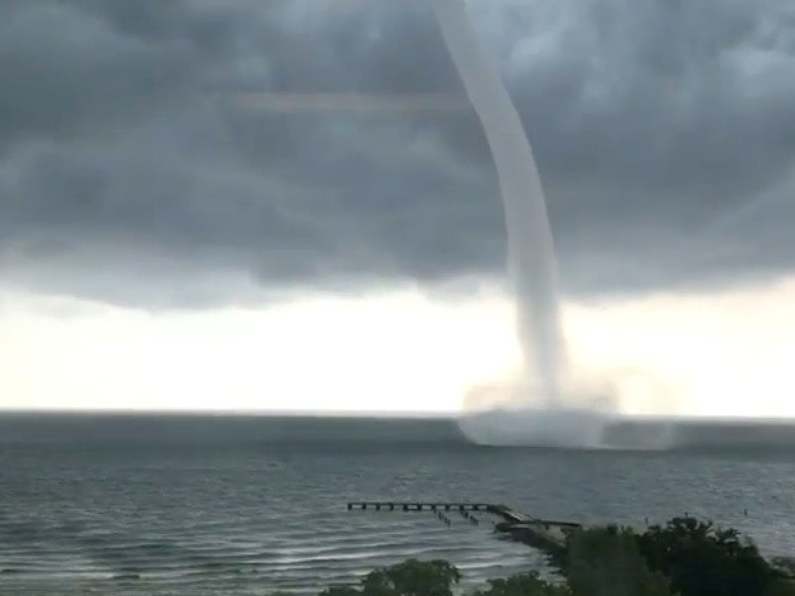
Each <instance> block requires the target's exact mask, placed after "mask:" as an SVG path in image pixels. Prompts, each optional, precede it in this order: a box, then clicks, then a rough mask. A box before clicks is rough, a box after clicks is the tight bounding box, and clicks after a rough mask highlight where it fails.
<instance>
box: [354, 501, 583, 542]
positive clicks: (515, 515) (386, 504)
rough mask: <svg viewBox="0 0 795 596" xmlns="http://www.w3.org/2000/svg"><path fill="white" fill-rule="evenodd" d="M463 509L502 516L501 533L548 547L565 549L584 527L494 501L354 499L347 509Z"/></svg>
mask: <svg viewBox="0 0 795 596" xmlns="http://www.w3.org/2000/svg"><path fill="white" fill-rule="evenodd" d="M368 510H371V511H413V512H420V511H433V512H437V513H441V512H446V511H460V512H461V513H462V514H463V515H466V514H469V513H471V512H476V511H480V512H484V513H490V514H492V515H495V516H497V517H499V518H502V520H503V521H502V522H501V523H498V524H496V525H495V527H496V529H497V530H498V531H500V532H504V533H507V534H510V535H511V536H512V537H514V538H515V539H517V540H520V541H521V542H525V543H527V544H530V545H532V546H536V547H539V548H544V549H545V550H559V549H562V548H565V546H566V538H567V536H568V535H569V534H570V533H571V532H573V531H575V530H578V529H580V528H581V526H580V524H577V523H573V522H564V521H552V520H545V519H539V518H535V517H531V516H529V515H526V514H524V513H521V512H519V511H515V510H513V509H511V508H510V507H508V506H506V505H495V504H493V503H464V502H439V501H430V502H427V501H352V502H349V503H348V511H368Z"/></svg>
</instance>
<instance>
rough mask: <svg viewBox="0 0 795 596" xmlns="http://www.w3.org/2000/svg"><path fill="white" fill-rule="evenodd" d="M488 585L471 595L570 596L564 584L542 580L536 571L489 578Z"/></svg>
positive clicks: (569, 591)
mask: <svg viewBox="0 0 795 596" xmlns="http://www.w3.org/2000/svg"><path fill="white" fill-rule="evenodd" d="M488 584H489V587H488V588H487V589H485V590H478V591H476V592H474V593H473V594H472V596H571V590H570V589H569V587H568V586H567V585H565V584H563V585H555V584H551V583H549V582H546V581H544V580H542V579H541V578H540V577H539V576H538V574H537V573H535V572H531V573H520V574H518V575H514V576H511V577H509V578H507V579H490V580H489V582H488Z"/></svg>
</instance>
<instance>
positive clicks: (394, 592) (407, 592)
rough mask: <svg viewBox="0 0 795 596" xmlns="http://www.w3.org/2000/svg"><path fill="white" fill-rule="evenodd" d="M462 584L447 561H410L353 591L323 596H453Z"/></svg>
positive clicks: (376, 574) (387, 569)
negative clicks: (455, 588) (457, 585)
mask: <svg viewBox="0 0 795 596" xmlns="http://www.w3.org/2000/svg"><path fill="white" fill-rule="evenodd" d="M460 580H461V574H460V573H459V571H458V569H457V568H456V567H455V566H454V565H451V564H450V563H448V562H447V561H441V560H436V561H418V560H416V559H409V560H407V561H404V562H403V563H399V564H397V565H393V566H392V567H383V568H381V569H376V570H375V571H371V572H370V573H368V574H367V576H365V578H364V579H363V580H362V582H361V589H357V588H353V587H347V586H344V587H336V588H328V589H327V590H324V591H323V592H321V595H322V596H452V594H453V590H452V587H453V585H454V584H457V583H458V582H459V581H460Z"/></svg>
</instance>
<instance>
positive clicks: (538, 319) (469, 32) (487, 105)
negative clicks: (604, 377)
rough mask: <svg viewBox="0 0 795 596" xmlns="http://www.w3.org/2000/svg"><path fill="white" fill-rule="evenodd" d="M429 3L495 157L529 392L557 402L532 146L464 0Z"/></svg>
mask: <svg viewBox="0 0 795 596" xmlns="http://www.w3.org/2000/svg"><path fill="white" fill-rule="evenodd" d="M432 5H433V8H434V11H435V12H436V18H437V20H438V21H439V25H440V27H441V30H442V35H443V37H444V40H445V43H446V44H447V48H448V50H449V52H450V55H451V56H452V59H453V62H454V63H455V65H456V68H457V69H458V72H459V75H460V76H461V79H462V81H463V83H464V87H465V88H466V91H467V94H468V95H469V99H470V101H471V102H472V105H473V107H474V108H475V111H476V112H477V114H478V117H479V118H480V121H481V123H482V125H483V129H484V131H485V134H486V139H487V140H488V143H489V147H490V148H491V152H492V155H493V157H494V162H495V164H496V168H497V175H498V178H499V185H500V191H501V194H502V201H503V208H504V210H505V223H506V228H507V234H508V267H509V270H510V273H511V276H512V279H513V283H514V289H515V292H516V300H517V319H518V325H519V337H520V341H521V343H522V349H523V351H524V355H525V363H526V368H527V370H528V372H535V374H536V378H537V379H538V380H539V382H540V383H538V384H539V385H540V387H538V389H537V390H533V391H532V392H533V393H538V394H537V395H534V396H533V397H534V398H536V400H537V399H538V398H541V401H536V400H534V401H535V403H537V404H539V405H546V406H555V405H556V404H557V402H558V399H559V395H560V375H561V373H562V368H563V365H564V355H563V353H564V345H563V339H562V333H561V324H560V316H559V305H558V280H557V262H556V259H555V252H554V246H553V241H552V232H551V230H550V226H549V218H548V216H547V208H546V203H545V200H544V191H543V188H542V186H541V178H540V176H539V174H538V169H537V167H536V163H535V159H534V158H533V151H532V148H531V147H530V142H529V141H528V139H527V137H526V135H525V133H524V129H523V127H522V123H521V120H520V118H519V114H518V113H517V111H516V108H515V107H514V105H513V103H512V102H511V98H510V96H509V95H508V92H507V90H506V89H505V87H504V85H503V84H502V81H501V80H500V76H499V74H498V71H497V68H496V65H495V64H493V63H492V61H490V60H489V59H488V58H487V57H486V54H485V52H483V50H482V49H481V47H480V43H479V41H478V38H477V34H476V32H475V30H474V28H473V26H472V23H471V21H470V18H469V15H468V10H467V7H466V4H465V2H464V0H432ZM524 385H525V387H528V386H532V385H534V383H530V385H528V384H527V383H525V384H524ZM528 397H529V396H527V395H526V396H525V400H527V399H528Z"/></svg>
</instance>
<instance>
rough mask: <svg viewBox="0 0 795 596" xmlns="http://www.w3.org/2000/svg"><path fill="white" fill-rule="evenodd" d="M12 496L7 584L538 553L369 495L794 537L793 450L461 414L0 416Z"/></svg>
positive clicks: (165, 588) (499, 564)
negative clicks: (502, 431)
mask: <svg viewBox="0 0 795 596" xmlns="http://www.w3.org/2000/svg"><path fill="white" fill-rule="evenodd" d="M0 495H1V498H0V571H2V573H0V593H3V594H5V593H9V594H10V593H28V594H30V593H47V594H51V593H64V594H66V593H83V592H86V591H93V592H96V593H101V594H128V593H158V594H160V593H174V594H177V593H179V594H214V593H224V594H262V593H267V592H268V591H269V590H274V589H289V590H296V591H301V592H306V591H310V592H311V591H313V590H316V589H317V588H318V587H320V586H325V585H328V584H331V583H345V582H350V581H352V580H354V579H355V578H356V577H357V576H359V575H361V574H363V573H366V572H367V571H368V570H370V569H372V568H373V567H375V566H378V565H385V564H391V563H395V562H398V561H400V560H403V559H404V558H406V557H408V556H419V557H423V558H436V557H442V558H446V559H448V560H450V561H452V562H454V563H455V564H456V565H458V566H459V567H460V568H461V569H462V570H463V571H464V574H465V578H466V580H467V582H468V583H469V584H473V583H477V582H480V581H482V580H483V579H484V578H485V577H494V576H497V575H502V574H507V573H511V572H514V571H518V570H523V569H530V568H536V569H540V568H542V567H543V560H542V557H541V556H540V555H539V554H538V553H536V552H534V551H532V550H531V549H529V548H528V547H526V546H523V545H520V544H514V543H512V542H509V541H504V540H499V539H497V538H496V537H495V536H494V534H493V533H492V531H491V527H490V524H489V523H482V524H481V525H479V526H473V525H472V524H470V523H469V522H468V521H467V520H465V519H463V518H459V517H458V516H457V515H455V514H454V515H452V519H453V525H452V527H449V528H448V527H447V526H445V525H443V524H441V523H440V522H439V521H438V520H437V519H436V518H435V517H434V516H433V515H432V514H431V513H422V514H417V513H399V512H394V513H390V512H380V513H377V512H348V511H347V510H346V508H345V503H346V501H348V500H357V499H396V500H397V499H411V500H431V499H434V500H478V501H488V502H504V503H507V504H510V505H513V506H515V507H516V508H519V509H522V510H524V511H526V512H528V513H532V514H535V515H540V516H549V517H555V518H562V519H571V520H576V521H582V522H616V521H617V522H623V523H629V524H635V525H638V526H643V524H644V523H645V518H648V519H649V521H650V522H654V521H661V520H664V519H666V518H667V517H670V516H672V515H675V514H680V513H683V512H685V511H687V512H690V513H691V514H698V515H703V516H705V517H710V518H712V519H714V520H715V521H717V522H720V523H723V524H726V525H732V526H735V527H738V528H740V529H743V530H745V531H747V532H748V533H749V534H751V535H752V536H753V537H754V538H755V539H756V540H757V542H758V543H759V544H760V546H761V547H762V548H763V550H765V551H766V552H767V553H770V554H791V553H793V552H795V454H794V453H792V452H789V451H786V450H777V451H775V452H762V451H758V450H755V451H753V452H742V451H737V450H734V451H731V450H729V451H711V452H708V453H694V452H689V453H683V452H676V453H648V452H646V453H642V452H622V451H565V450H545V449H521V448H506V449H499V448H486V447H477V446H474V445H469V444H467V443H466V442H465V441H464V440H463V439H462V438H461V436H460V435H459V434H458V432H457V430H456V428H455V425H454V424H453V423H451V422H448V421H375V420H345V419H336V420H319V419H277V418H255V417H248V418H243V417H239V418H224V417H99V416H71V417H53V416H44V417H43V416H36V417H30V416H19V415H14V416H10V415H6V416H3V417H0ZM746 509H747V510H748V515H747V516H746V515H745V512H744V510H746ZM483 521H484V522H487V521H488V519H487V518H484V520H483Z"/></svg>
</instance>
